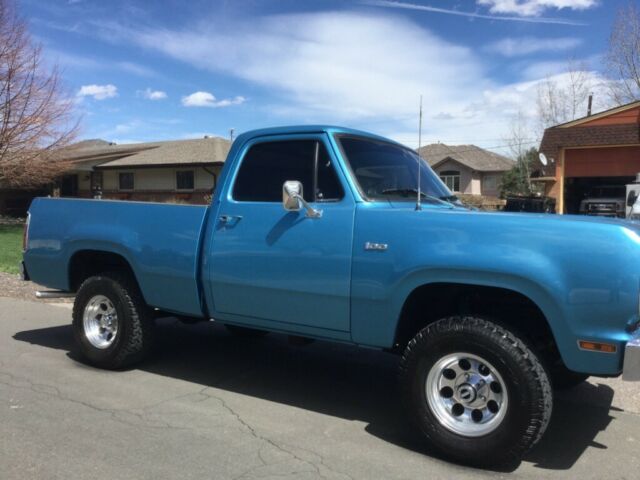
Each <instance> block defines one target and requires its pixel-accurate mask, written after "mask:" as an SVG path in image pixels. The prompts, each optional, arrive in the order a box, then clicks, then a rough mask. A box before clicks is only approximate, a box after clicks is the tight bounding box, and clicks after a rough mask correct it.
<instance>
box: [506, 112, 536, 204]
mask: <svg viewBox="0 0 640 480" xmlns="http://www.w3.org/2000/svg"><path fill="white" fill-rule="evenodd" d="M504 141H505V143H506V144H507V145H508V146H509V149H510V150H511V157H512V158H513V159H514V160H515V162H516V164H515V167H514V168H513V170H512V171H511V172H509V174H508V175H506V176H505V178H503V185H502V190H503V193H505V191H506V193H519V194H526V195H529V194H531V193H532V191H533V190H532V185H531V169H530V162H529V161H528V158H527V152H528V151H529V150H530V148H531V128H530V127H529V123H528V122H527V119H526V117H525V115H524V114H523V113H522V112H521V111H520V112H518V114H517V115H515V116H514V117H513V119H512V120H511V129H510V131H509V134H508V135H507V136H506V137H505V138H504ZM507 184H508V186H507Z"/></svg>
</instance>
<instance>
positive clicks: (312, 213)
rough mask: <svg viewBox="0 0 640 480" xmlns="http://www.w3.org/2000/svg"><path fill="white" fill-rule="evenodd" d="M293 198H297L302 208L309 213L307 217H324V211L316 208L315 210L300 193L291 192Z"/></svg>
mask: <svg viewBox="0 0 640 480" xmlns="http://www.w3.org/2000/svg"><path fill="white" fill-rule="evenodd" d="M291 196H292V197H293V198H295V199H296V200H298V201H299V202H300V203H301V204H302V206H303V207H304V209H305V210H306V212H307V217H309V218H321V217H322V210H316V209H315V208H313V207H312V206H311V205H309V203H307V201H306V200H305V199H304V198H302V197H301V196H300V195H299V194H298V193H295V192H291Z"/></svg>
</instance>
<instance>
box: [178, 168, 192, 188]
mask: <svg viewBox="0 0 640 480" xmlns="http://www.w3.org/2000/svg"><path fill="white" fill-rule="evenodd" d="M193 176H194V175H193V170H178V171H177V172H176V190H193V186H194V178H193Z"/></svg>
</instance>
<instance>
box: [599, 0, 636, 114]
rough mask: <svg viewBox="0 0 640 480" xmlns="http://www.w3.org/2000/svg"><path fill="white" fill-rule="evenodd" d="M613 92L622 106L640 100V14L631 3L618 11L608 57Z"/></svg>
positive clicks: (612, 95)
mask: <svg viewBox="0 0 640 480" xmlns="http://www.w3.org/2000/svg"><path fill="white" fill-rule="evenodd" d="M606 66H607V74H608V77H609V80H610V81H609V84H608V86H609V92H610V94H611V97H612V99H613V100H614V101H615V102H616V103H617V104H619V105H621V104H623V103H629V102H632V101H634V100H638V99H639V98H640V10H639V9H638V6H637V4H636V2H629V3H628V4H627V6H626V7H623V8H621V9H620V10H619V11H618V14H617V16H616V20H615V22H614V23H613V27H612V30H611V35H610V37H609V49H608V51H607V55H606Z"/></svg>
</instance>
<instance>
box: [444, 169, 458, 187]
mask: <svg viewBox="0 0 640 480" xmlns="http://www.w3.org/2000/svg"><path fill="white" fill-rule="evenodd" d="M440 180H442V181H443V182H444V184H445V185H446V186H447V188H448V189H449V190H451V191H452V192H459V191H460V172H459V171H458V170H444V171H442V172H440Z"/></svg>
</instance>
